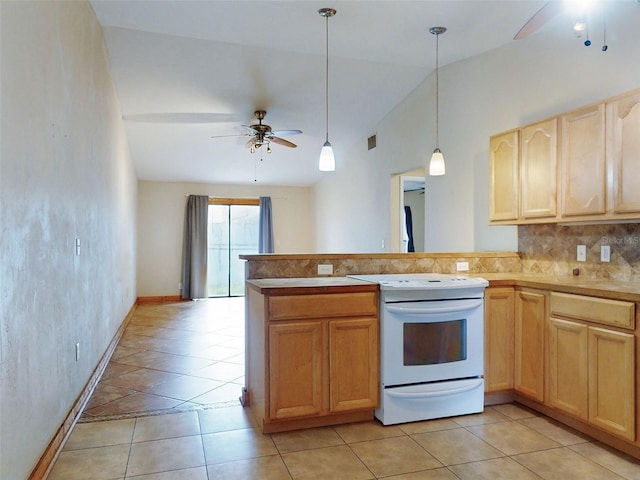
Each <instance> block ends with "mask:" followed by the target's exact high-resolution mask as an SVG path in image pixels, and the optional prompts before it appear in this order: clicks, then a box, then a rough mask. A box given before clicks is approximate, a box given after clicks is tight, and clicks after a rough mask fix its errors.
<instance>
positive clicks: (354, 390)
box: [246, 289, 379, 433]
mask: <svg viewBox="0 0 640 480" xmlns="http://www.w3.org/2000/svg"><path fill="white" fill-rule="evenodd" d="M247 303H248V305H247V307H248V309H247V311H248V312H249V315H248V322H247V378H246V383H247V389H248V392H249V396H250V403H251V408H252V409H253V411H254V414H255V416H256V417H257V418H258V420H259V423H260V424H261V425H260V426H261V427H262V430H263V432H265V433H269V432H277V431H286V430H293V429H298V428H306V427H314V426H321V425H331V424H337V423H345V422H348V421H362V420H367V419H371V418H373V410H374V409H375V408H376V407H377V406H378V397H379V366H378V362H379V355H378V351H379V338H378V336H379V333H378V331H379V326H378V323H379V322H378V293H377V292H359V293H354V294H349V293H338V294H310V295H305V294H296V295H282V294H281V293H280V294H279V295H276V296H269V295H262V294H260V293H258V292H256V291H255V290H254V289H247Z"/></svg>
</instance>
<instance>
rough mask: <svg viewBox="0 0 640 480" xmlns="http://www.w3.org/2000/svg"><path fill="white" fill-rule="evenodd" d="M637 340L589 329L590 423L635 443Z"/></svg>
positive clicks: (606, 330)
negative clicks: (635, 342) (635, 353)
mask: <svg viewBox="0 0 640 480" xmlns="http://www.w3.org/2000/svg"><path fill="white" fill-rule="evenodd" d="M634 340H635V339H634V336H633V335H632V334H629V333H622V332H616V331H614V330H608V329H604V328H595V327H589V422H590V423H592V424H593V425H596V426H598V427H600V428H602V429H603V430H606V431H608V432H611V433H613V434H616V435H619V436H621V437H624V438H627V439H629V440H632V441H633V440H635V439H636V436H635V433H636V421H635V408H636V406H635V376H634V370H635V356H634Z"/></svg>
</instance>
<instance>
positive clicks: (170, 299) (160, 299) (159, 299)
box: [136, 295, 188, 305]
mask: <svg viewBox="0 0 640 480" xmlns="http://www.w3.org/2000/svg"><path fill="white" fill-rule="evenodd" d="M187 301H188V300H183V299H182V298H181V297H180V295H159V296H155V297H138V300H137V302H136V303H137V304H138V305H144V304H147V303H174V302H187Z"/></svg>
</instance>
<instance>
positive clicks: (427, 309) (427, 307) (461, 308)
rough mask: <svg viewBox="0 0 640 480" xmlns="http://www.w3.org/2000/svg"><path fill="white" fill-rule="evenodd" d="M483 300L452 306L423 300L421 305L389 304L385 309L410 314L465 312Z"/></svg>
mask: <svg viewBox="0 0 640 480" xmlns="http://www.w3.org/2000/svg"><path fill="white" fill-rule="evenodd" d="M483 302H484V300H483V299H478V300H466V301H465V302H464V304H463V305H460V304H459V305H456V306H452V307H437V306H435V305H431V302H421V303H420V306H419V307H414V306H412V307H408V306H400V305H389V304H387V305H386V306H385V309H386V310H387V311H388V312H391V313H404V314H410V315H420V314H424V313H430V314H433V313H454V312H465V311H467V310H473V309H474V308H477V307H481V306H482V304H483Z"/></svg>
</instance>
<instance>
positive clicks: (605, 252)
mask: <svg viewBox="0 0 640 480" xmlns="http://www.w3.org/2000/svg"><path fill="white" fill-rule="evenodd" d="M600 261H601V262H605V263H608V262H610V261H611V246H610V245H601V246H600Z"/></svg>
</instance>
